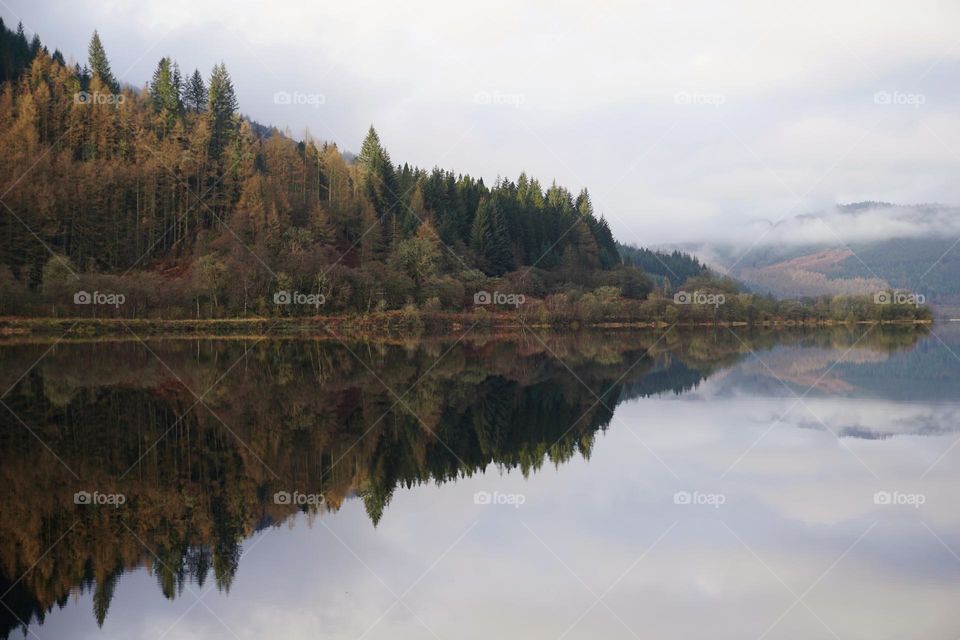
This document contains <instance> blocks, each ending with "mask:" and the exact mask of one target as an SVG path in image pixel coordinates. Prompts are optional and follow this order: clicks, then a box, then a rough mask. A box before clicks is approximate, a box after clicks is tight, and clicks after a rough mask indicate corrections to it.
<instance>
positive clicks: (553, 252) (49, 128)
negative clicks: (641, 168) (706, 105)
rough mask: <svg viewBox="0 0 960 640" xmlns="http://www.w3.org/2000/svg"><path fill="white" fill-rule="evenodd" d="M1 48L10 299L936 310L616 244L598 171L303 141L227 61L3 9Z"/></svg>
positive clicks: (342, 308) (183, 311)
mask: <svg viewBox="0 0 960 640" xmlns="http://www.w3.org/2000/svg"><path fill="white" fill-rule="evenodd" d="M0 59H2V63H0V81H2V91H0V150H2V153H3V155H4V157H5V158H6V160H7V161H6V162H5V163H3V165H2V166H0V184H2V185H4V186H3V187H2V189H3V190H2V192H0V203H2V205H3V213H4V215H3V216H2V217H0V314H2V315H6V316H27V317H50V316H55V317H94V316H96V317H102V316H109V315H112V316H117V317H122V318H160V319H166V320H170V319H183V318H197V319H199V318H236V317H251V316H256V317H271V316H321V315H325V316H330V315H337V314H370V313H382V312H389V311H404V312H405V313H407V314H409V315H421V314H423V315H427V316H429V314H443V313H451V312H463V311H465V310H467V311H473V310H475V309H476V308H477V306H478V304H479V305H482V304H486V302H485V301H486V297H487V296H489V297H490V298H491V299H492V300H493V301H494V304H493V306H492V307H490V310H492V311H498V312H500V311H503V312H506V311H510V310H511V307H512V308H513V310H517V308H518V307H519V306H520V304H512V305H511V304H507V305H502V304H496V301H497V300H503V299H509V300H518V301H521V302H522V303H523V304H524V309H523V314H525V318H530V319H531V321H535V322H540V323H547V324H558V323H567V322H569V321H570V320H579V321H583V322H592V323H597V322H600V321H612V322H620V321H628V322H630V321H645V322H668V323H670V322H677V321H689V322H712V321H717V320H724V321H727V320H742V321H757V320H771V319H793V320H807V321H809V320H817V321H821V320H825V319H832V320H846V319H851V318H852V319H867V318H869V319H905V320H915V319H924V318H925V311H924V310H923V309H922V308H919V307H916V306H915V305H914V306H911V305H888V306H886V307H884V308H877V307H876V305H869V304H860V301H855V300H846V299H841V300H832V299H808V300H802V301H791V302H789V303H785V302H783V301H774V300H773V299H764V300H761V299H759V298H754V297H753V296H751V295H749V294H748V293H745V292H743V291H741V290H740V288H739V287H738V286H737V285H736V283H734V282H732V281H724V280H722V279H719V278H717V277H715V276H714V275H713V274H712V273H711V272H709V271H708V270H706V269H705V267H704V266H703V265H702V264H700V263H699V262H698V261H697V260H696V259H695V258H693V257H692V256H688V255H684V254H680V253H676V252H675V253H673V254H661V253H658V252H654V251H649V250H646V249H636V248H631V247H624V246H623V245H619V244H618V243H617V242H616V241H615V240H614V238H613V235H612V233H611V230H610V227H609V225H608V224H607V221H606V220H605V219H604V217H603V216H602V215H598V213H597V212H596V211H595V210H594V208H593V205H592V202H591V198H590V194H589V192H588V191H587V189H585V188H584V189H581V190H579V191H578V192H577V193H573V192H572V191H570V190H568V189H567V188H565V187H563V186H561V185H558V184H556V183H555V182H554V183H551V184H550V185H549V186H545V185H544V184H542V183H541V182H540V181H538V180H537V179H536V178H533V177H531V176H528V175H527V174H525V173H522V174H521V175H519V176H518V177H517V178H516V179H515V180H513V179H508V178H498V179H497V180H496V181H495V182H494V183H493V184H492V185H487V184H485V183H484V181H483V179H482V178H474V177H471V176H469V175H464V174H458V173H454V172H452V171H448V170H444V169H442V168H439V167H434V168H432V169H430V170H427V169H424V168H420V167H412V166H409V165H408V164H406V163H403V164H399V163H395V162H394V161H393V159H392V158H391V157H390V154H389V152H388V151H387V149H386V146H385V144H384V143H383V141H382V140H381V139H380V136H379V135H378V133H377V131H376V130H375V129H374V127H373V126H371V127H370V129H369V131H368V132H367V134H366V137H365V139H364V141H363V144H362V146H361V148H360V150H359V153H358V154H357V155H356V157H353V156H352V154H348V153H346V152H345V151H343V150H341V149H338V148H337V146H336V145H335V144H331V143H328V142H324V141H321V140H317V139H314V138H313V137H312V136H310V135H309V134H304V136H303V137H302V138H301V139H296V138H295V137H293V136H292V135H290V134H289V132H281V131H280V130H278V129H276V128H272V127H265V126H263V125H261V124H258V123H257V122H255V121H253V120H251V119H250V118H248V117H246V116H243V115H242V114H241V112H240V110H239V104H238V99H237V95H236V91H235V88H234V86H233V83H232V81H231V78H230V73H229V71H228V70H227V67H226V65H225V64H223V63H220V64H217V65H216V66H214V68H213V69H212V70H211V71H210V73H209V74H206V75H204V74H203V73H201V71H200V70H199V69H194V70H193V71H189V69H188V68H187V67H184V68H181V67H180V64H179V62H178V61H176V60H174V59H173V58H171V57H163V58H161V59H160V60H159V62H158V63H157V66H156V70H155V71H154V73H153V76H152V78H151V80H150V82H149V83H147V84H146V86H144V87H142V88H136V87H132V86H129V85H123V84H122V83H121V82H119V81H118V79H117V78H116V77H115V76H114V74H113V71H112V70H111V66H110V62H109V57H108V55H107V52H106V49H105V46H104V43H103V42H102V41H101V39H100V36H99V35H98V34H97V33H96V32H94V34H93V36H92V37H91V39H90V43H89V50H88V58H87V61H86V63H85V64H83V65H82V66H81V64H80V63H79V62H73V63H71V62H68V61H67V60H66V59H65V57H64V55H63V54H62V53H61V52H60V51H59V50H54V51H53V52H52V53H50V51H49V50H48V48H47V47H46V46H44V45H43V43H42V42H41V40H40V38H39V37H38V36H36V35H34V36H33V37H32V39H28V38H27V36H26V34H25V33H24V30H23V27H22V26H18V28H17V29H16V30H15V31H14V30H10V29H8V28H7V27H6V26H5V25H3V24H2V23H0ZM694 287H696V289H694ZM678 290H686V291H689V292H700V293H703V294H704V295H712V296H714V298H712V299H716V297H717V296H718V295H719V296H721V297H722V298H723V299H724V300H725V301H729V300H732V299H734V298H735V299H736V304H728V305H725V306H724V307H723V308H720V306H719V305H713V304H707V305H701V304H699V303H697V300H699V299H701V298H702V297H703V296H691V300H693V302H694V304H674V303H675V302H677V298H676V292H677V291H678ZM491 292H493V295H491ZM681 298H683V296H681ZM484 310H486V309H484Z"/></svg>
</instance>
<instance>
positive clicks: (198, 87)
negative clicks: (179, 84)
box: [183, 69, 207, 113]
mask: <svg viewBox="0 0 960 640" xmlns="http://www.w3.org/2000/svg"><path fill="white" fill-rule="evenodd" d="M183 104H184V106H185V107H186V109H187V110H188V111H193V112H194V113H201V112H203V111H206V110H207V86H206V85H205V84H204V83H203V76H202V75H200V70H199V69H194V70H193V75H192V76H190V79H189V80H187V81H186V83H185V84H184V87H183Z"/></svg>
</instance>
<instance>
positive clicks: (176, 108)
mask: <svg viewBox="0 0 960 640" xmlns="http://www.w3.org/2000/svg"><path fill="white" fill-rule="evenodd" d="M178 74H179V70H178V69H177V68H176V63H173V64H171V62H170V58H161V59H160V62H159V64H157V69H156V71H154V72H153V80H152V81H151V82H150V100H151V101H152V102H153V108H154V110H155V111H157V113H160V114H161V115H163V116H164V117H165V119H166V123H167V126H168V127H169V126H170V125H172V124H173V120H174V119H175V118H176V116H177V115H178V114H179V113H180V90H179V87H178V82H179V78H177V75H178Z"/></svg>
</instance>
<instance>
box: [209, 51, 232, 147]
mask: <svg viewBox="0 0 960 640" xmlns="http://www.w3.org/2000/svg"><path fill="white" fill-rule="evenodd" d="M207 110H208V111H209V120H210V155H211V157H212V158H213V159H214V160H220V159H221V158H222V156H223V154H224V152H225V151H226V150H227V148H228V147H229V146H230V143H231V142H232V141H233V140H234V138H235V137H236V134H237V117H236V116H237V95H236V93H235V92H234V90H233V82H232V81H231V80H230V74H229V73H228V72H227V66H226V65H225V64H223V63H222V62H221V63H220V64H218V65H216V66H214V67H213V71H212V72H211V73H210V90H209V91H208V93H207Z"/></svg>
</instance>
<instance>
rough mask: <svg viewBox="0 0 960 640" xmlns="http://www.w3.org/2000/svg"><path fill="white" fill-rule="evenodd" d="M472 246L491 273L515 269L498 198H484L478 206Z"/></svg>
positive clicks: (502, 272) (472, 232)
mask: <svg viewBox="0 0 960 640" xmlns="http://www.w3.org/2000/svg"><path fill="white" fill-rule="evenodd" d="M470 247H471V248H472V249H473V250H474V251H475V252H476V254H477V256H478V257H480V258H481V260H483V262H484V265H483V266H484V270H485V271H486V272H487V273H488V274H489V275H495V276H499V275H502V274H504V273H506V272H507V271H510V270H511V269H513V255H512V254H511V252H510V240H509V238H508V237H507V231H506V226H505V225H504V221H503V214H502V212H501V208H500V203H499V200H498V198H496V197H491V198H484V199H483V200H481V201H480V206H478V207H477V215H476V216H474V219H473V227H472V228H471V230H470Z"/></svg>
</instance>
